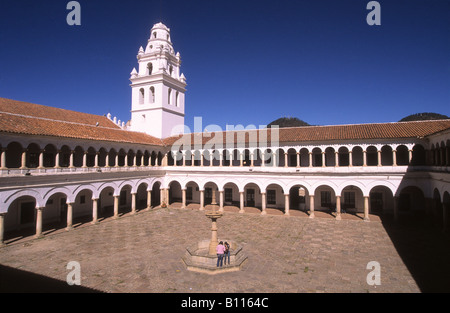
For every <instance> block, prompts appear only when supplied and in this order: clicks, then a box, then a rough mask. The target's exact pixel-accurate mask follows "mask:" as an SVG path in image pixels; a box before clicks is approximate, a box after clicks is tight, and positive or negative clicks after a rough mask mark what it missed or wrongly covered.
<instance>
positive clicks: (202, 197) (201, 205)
mask: <svg viewBox="0 0 450 313" xmlns="http://www.w3.org/2000/svg"><path fill="white" fill-rule="evenodd" d="M204 209H205V191H204V190H200V209H199V210H200V211H203V210H204Z"/></svg>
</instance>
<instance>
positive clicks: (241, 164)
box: [239, 152, 244, 167]
mask: <svg viewBox="0 0 450 313" xmlns="http://www.w3.org/2000/svg"><path fill="white" fill-rule="evenodd" d="M239 162H240V163H239V166H240V167H242V166H243V165H244V155H243V153H242V152H241V153H239Z"/></svg>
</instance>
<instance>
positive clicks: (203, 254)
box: [182, 239, 247, 274]
mask: <svg viewBox="0 0 450 313" xmlns="http://www.w3.org/2000/svg"><path fill="white" fill-rule="evenodd" d="M219 241H223V242H225V241H227V242H228V243H229V244H230V264H228V263H227V265H225V264H224V265H223V266H222V267H217V254H214V255H211V254H209V244H210V242H211V241H210V240H209V239H206V240H202V241H199V242H198V243H197V244H194V245H192V246H190V247H188V248H187V249H186V253H185V255H184V256H183V257H182V260H183V262H184V264H185V266H186V268H187V269H188V270H189V271H194V272H199V273H206V274H219V273H226V272H234V271H239V270H240V269H241V267H242V265H243V264H244V263H245V261H246V260H247V256H246V255H245V254H244V253H243V252H242V247H241V246H240V245H238V244H236V243H235V242H234V241H231V240H224V239H220V240H219ZM219 241H218V242H217V243H219ZM224 261H225V260H224Z"/></svg>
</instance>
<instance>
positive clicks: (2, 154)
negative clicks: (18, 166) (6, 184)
mask: <svg viewBox="0 0 450 313" xmlns="http://www.w3.org/2000/svg"><path fill="white" fill-rule="evenodd" d="M4 169H6V149H5V148H1V149H0V170H4Z"/></svg>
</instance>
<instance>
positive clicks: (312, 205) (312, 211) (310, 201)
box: [309, 195, 315, 218]
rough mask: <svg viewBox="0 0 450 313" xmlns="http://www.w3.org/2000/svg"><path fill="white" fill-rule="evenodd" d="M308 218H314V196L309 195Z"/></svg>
mask: <svg viewBox="0 0 450 313" xmlns="http://www.w3.org/2000/svg"><path fill="white" fill-rule="evenodd" d="M309 212H310V213H309V218H314V217H315V215H314V195H309Z"/></svg>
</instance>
